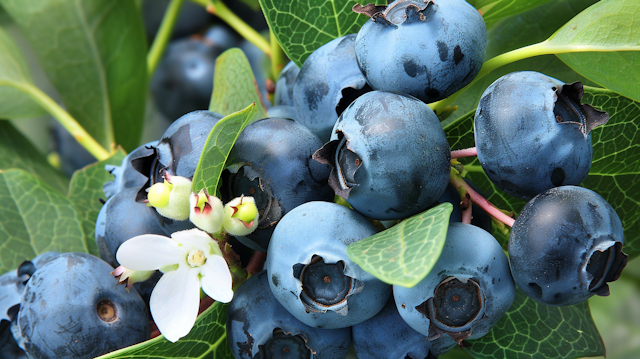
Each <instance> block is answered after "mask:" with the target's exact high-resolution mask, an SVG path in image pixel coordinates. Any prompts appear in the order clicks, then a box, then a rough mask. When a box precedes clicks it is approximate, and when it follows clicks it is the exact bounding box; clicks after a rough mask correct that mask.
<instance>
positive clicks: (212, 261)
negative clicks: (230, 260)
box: [200, 255, 233, 303]
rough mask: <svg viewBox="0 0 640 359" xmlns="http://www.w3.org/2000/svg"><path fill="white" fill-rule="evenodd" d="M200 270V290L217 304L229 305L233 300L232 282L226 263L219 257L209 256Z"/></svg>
mask: <svg viewBox="0 0 640 359" xmlns="http://www.w3.org/2000/svg"><path fill="white" fill-rule="evenodd" d="M200 268H201V270H202V271H201V274H202V278H201V279H200V283H201V284H202V290H204V292H205V293H207V295H208V296H210V297H211V298H213V299H215V300H216V301H218V302H222V303H229V302H230V301H231V299H233V289H231V285H232V284H233V283H232V282H233V280H232V279H231V271H229V266H228V265H227V261H225V260H224V258H222V257H221V256H216V255H214V256H210V257H209V258H207V262H206V263H205V264H204V265H203V266H202V267H200Z"/></svg>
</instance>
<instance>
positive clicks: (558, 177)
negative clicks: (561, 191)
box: [551, 168, 565, 187]
mask: <svg viewBox="0 0 640 359" xmlns="http://www.w3.org/2000/svg"><path fill="white" fill-rule="evenodd" d="M564 178H565V176H564V171H563V170H562V168H556V169H555V170H553V172H552V173H551V183H552V184H553V185H554V186H555V187H560V186H562V184H563V183H564Z"/></svg>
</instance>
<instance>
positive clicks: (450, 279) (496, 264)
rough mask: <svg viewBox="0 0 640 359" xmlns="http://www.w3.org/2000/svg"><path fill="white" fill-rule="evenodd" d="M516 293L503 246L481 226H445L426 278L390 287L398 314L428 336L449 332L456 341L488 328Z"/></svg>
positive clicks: (505, 308)
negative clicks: (441, 245) (440, 246)
mask: <svg viewBox="0 0 640 359" xmlns="http://www.w3.org/2000/svg"><path fill="white" fill-rule="evenodd" d="M515 294H516V288H515V284H514V282H513V279H512V278H511V272H510V270H509V262H508V260H507V256H506V255H505V254H504V251H503V250H502V247H501V246H500V244H499V243H498V242H497V241H496V239H495V238H493V236H491V235H490V234H489V233H488V232H486V231H485V230H483V229H481V228H479V227H476V226H472V225H470V224H464V223H452V224H450V225H449V229H448V232H447V239H446V242H445V245H444V248H443V250H442V253H441V254H440V257H439V258H438V261H437V262H436V264H435V265H434V266H433V268H432V269H431V271H430V272H429V274H428V275H427V277H425V278H424V279H423V280H422V281H421V282H420V283H418V284H417V285H416V286H414V287H413V288H405V287H401V286H397V285H394V286H393V295H394V298H395V300H396V307H397V308H398V312H399V313H400V315H401V316H402V318H404V320H405V321H406V322H407V324H409V325H410V326H411V327H412V328H413V329H415V330H417V331H418V332H420V333H422V334H423V335H427V336H429V337H437V336H438V335H441V334H447V335H448V336H450V337H451V338H452V339H454V340H455V341H457V342H459V343H460V342H461V341H462V340H464V339H467V338H469V339H477V338H480V337H482V336H484V335H485V334H487V333H488V332H489V330H491V328H492V327H493V325H495V323H496V322H497V321H498V320H499V319H500V318H501V317H502V315H503V314H504V313H506V312H507V310H508V309H509V307H510V306H511V303H512V302H513V300H514V298H515Z"/></svg>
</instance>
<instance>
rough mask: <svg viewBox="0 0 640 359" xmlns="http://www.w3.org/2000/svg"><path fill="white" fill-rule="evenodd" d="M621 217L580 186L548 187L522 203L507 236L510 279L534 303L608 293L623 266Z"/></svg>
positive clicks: (565, 302)
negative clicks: (520, 210) (511, 278)
mask: <svg viewBox="0 0 640 359" xmlns="http://www.w3.org/2000/svg"><path fill="white" fill-rule="evenodd" d="M623 243H624V233H623V228H622V222H621V221H620V218H619V217H618V215H617V214H616V212H615V211H614V210H613V208H612V207H611V205H609V204H608V203H607V202H606V201H605V200H604V198H602V197H601V196H600V195H598V194H597V193H595V192H593V191H591V190H588V189H586V188H582V187H575V186H562V187H557V188H552V189H550V190H547V191H545V192H543V193H541V194H539V195H537V196H536V197H534V198H533V199H532V200H531V201H529V203H527V204H526V205H525V206H524V208H523V209H522V212H520V215H519V216H518V218H517V219H516V221H515V223H514V225H513V229H512V231H511V235H510V237H509V258H510V261H511V270H512V272H513V278H514V280H515V282H516V284H517V285H518V287H519V288H520V289H522V291H523V292H524V293H525V294H527V295H528V296H529V297H531V298H532V299H534V300H535V301H537V302H539V303H542V304H546V305H552V306H561V305H571V304H576V303H579V302H582V301H585V300H587V299H588V298H589V297H591V296H593V295H594V294H596V295H600V296H607V295H609V286H608V285H607V282H612V281H615V280H616V279H618V277H619V276H620V273H621V271H622V269H623V268H624V266H625V265H626V264H627V255H626V254H624V253H622V245H623Z"/></svg>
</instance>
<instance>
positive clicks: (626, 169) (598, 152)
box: [445, 87, 640, 259]
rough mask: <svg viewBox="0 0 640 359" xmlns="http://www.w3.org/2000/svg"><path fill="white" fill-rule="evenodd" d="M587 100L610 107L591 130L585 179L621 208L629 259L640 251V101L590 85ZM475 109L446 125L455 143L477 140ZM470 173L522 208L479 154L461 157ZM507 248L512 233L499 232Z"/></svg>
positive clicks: (500, 202) (503, 204)
mask: <svg viewBox="0 0 640 359" xmlns="http://www.w3.org/2000/svg"><path fill="white" fill-rule="evenodd" d="M582 102H584V103H588V104H591V105H592V106H594V107H595V108H597V109H600V110H602V111H606V112H607V113H609V116H610V119H609V122H608V123H607V124H606V125H604V126H600V127H597V128H595V129H594V130H593V131H591V139H592V144H593V163H592V166H591V171H590V172H589V176H587V178H586V179H585V181H584V182H583V183H582V185H583V186H584V187H586V188H589V189H591V190H593V191H595V192H597V193H598V194H600V195H601V196H602V197H604V199H605V200H607V202H609V203H610V204H611V206H613V208H614V209H615V210H616V212H617V213H618V215H619V216H620V219H621V220H622V224H623V227H624V230H625V232H624V233H625V244H624V247H623V251H624V252H625V253H627V254H628V255H629V259H632V258H635V257H637V256H638V255H640V162H639V161H637V158H638V156H640V130H639V129H638V123H639V122H638V119H639V118H640V103H638V102H635V101H632V100H629V99H628V98H626V97H624V96H620V95H618V94H616V93H615V92H613V91H609V90H604V89H598V88H593V87H585V96H584V97H583V98H582ZM473 115H474V111H473V112H470V113H468V114H467V115H466V116H464V117H462V118H460V119H459V120H457V121H456V122H454V123H452V124H450V125H448V126H447V127H445V133H446V134H447V139H448V140H449V145H450V146H451V149H452V150H453V149H462V148H469V147H474V146H475V141H474V137H473ZM461 162H462V163H464V164H465V169H467V170H468V171H470V172H469V174H468V176H467V177H468V178H470V179H471V180H472V181H473V182H474V183H475V184H476V185H478V187H480V188H481V189H482V190H483V192H484V194H485V196H486V198H487V199H488V200H489V201H490V202H491V203H493V204H495V205H496V206H498V207H499V208H502V209H506V210H510V211H513V212H514V213H519V212H520V210H521V209H522V207H523V206H524V205H525V204H526V201H524V200H520V199H516V198H514V197H511V196H509V195H507V194H506V193H504V192H502V191H501V190H499V189H498V188H497V187H495V186H494V185H493V183H492V182H491V181H490V180H489V178H488V177H487V176H486V175H485V174H484V172H483V171H482V167H481V166H480V163H479V162H478V159H477V158H476V157H473V158H464V159H461ZM494 235H495V236H496V238H497V239H498V241H500V242H501V243H502V244H503V246H504V247H505V248H506V241H507V240H508V235H505V234H503V233H500V232H497V231H496V232H494Z"/></svg>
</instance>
